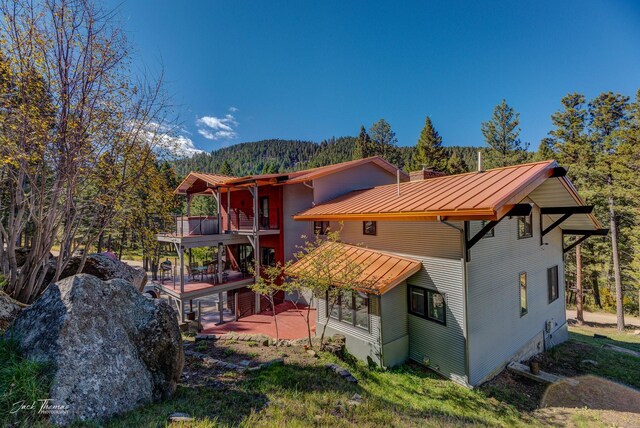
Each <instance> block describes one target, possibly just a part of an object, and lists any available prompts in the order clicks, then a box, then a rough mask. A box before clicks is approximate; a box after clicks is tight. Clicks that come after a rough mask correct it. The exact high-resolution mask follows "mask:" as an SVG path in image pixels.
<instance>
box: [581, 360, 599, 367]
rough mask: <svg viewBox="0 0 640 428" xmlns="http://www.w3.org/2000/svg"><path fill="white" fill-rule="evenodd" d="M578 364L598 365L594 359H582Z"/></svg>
mask: <svg viewBox="0 0 640 428" xmlns="http://www.w3.org/2000/svg"><path fill="white" fill-rule="evenodd" d="M580 364H583V365H585V366H587V365H589V366H594V367H595V366H597V365H598V362H597V361H594V360H582V361H580Z"/></svg>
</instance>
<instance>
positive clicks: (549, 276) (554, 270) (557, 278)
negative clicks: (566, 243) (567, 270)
mask: <svg viewBox="0 0 640 428" xmlns="http://www.w3.org/2000/svg"><path fill="white" fill-rule="evenodd" d="M559 270H560V269H559V267H558V265H555V266H551V267H550V268H547V298H548V304H551V303H553V302H555V301H556V300H558V298H559V297H560V284H559V283H560V276H559ZM553 273H555V275H553ZM552 275H553V276H552ZM551 279H555V284H554V285H555V287H553V286H552V283H551V281H550V280H551ZM553 288H555V292H556V293H555V294H556V297H554V298H552V293H551V290H552V289H553Z"/></svg>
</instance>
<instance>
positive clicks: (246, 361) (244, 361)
mask: <svg viewBox="0 0 640 428" xmlns="http://www.w3.org/2000/svg"><path fill="white" fill-rule="evenodd" d="M238 365H239V366H241V367H249V366H250V365H251V361H249V360H242V361H240V362H239V363H238Z"/></svg>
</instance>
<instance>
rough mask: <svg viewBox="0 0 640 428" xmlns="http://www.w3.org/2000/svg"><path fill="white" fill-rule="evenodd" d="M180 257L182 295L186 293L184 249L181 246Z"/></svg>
mask: <svg viewBox="0 0 640 428" xmlns="http://www.w3.org/2000/svg"><path fill="white" fill-rule="evenodd" d="M178 248H179V251H178V257H179V258H180V293H184V247H183V246H182V245H180V246H179V247H178Z"/></svg>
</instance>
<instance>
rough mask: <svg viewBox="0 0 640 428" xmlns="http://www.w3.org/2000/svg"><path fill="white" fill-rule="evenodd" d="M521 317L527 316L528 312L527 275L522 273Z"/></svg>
mask: <svg viewBox="0 0 640 428" xmlns="http://www.w3.org/2000/svg"><path fill="white" fill-rule="evenodd" d="M519 282H520V316H521V317H522V316H525V315H526V314H527V312H528V307H527V273H526V272H521V273H520V281H519Z"/></svg>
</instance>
